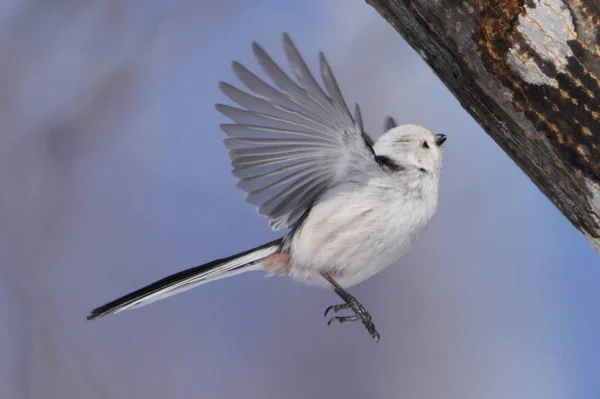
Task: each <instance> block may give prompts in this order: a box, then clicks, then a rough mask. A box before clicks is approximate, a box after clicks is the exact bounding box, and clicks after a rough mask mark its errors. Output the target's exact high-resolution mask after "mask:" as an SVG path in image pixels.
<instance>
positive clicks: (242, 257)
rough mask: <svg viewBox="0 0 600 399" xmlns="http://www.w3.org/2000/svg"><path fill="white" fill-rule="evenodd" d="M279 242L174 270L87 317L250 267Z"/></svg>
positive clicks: (144, 302)
mask: <svg viewBox="0 0 600 399" xmlns="http://www.w3.org/2000/svg"><path fill="white" fill-rule="evenodd" d="M281 242H282V239H278V240H275V241H271V242H269V243H267V244H264V245H262V246H260V247H256V248H253V249H250V250H248V251H245V252H242V253H239V254H237V255H233V256H230V257H228V258H224V259H217V260H214V261H212V262H210V263H206V264H204V265H201V266H196V267H193V268H191V269H187V270H184V271H181V272H179V273H175V274H173V275H171V276H168V277H165V278H163V279H162V280H159V281H156V282H154V283H152V284H150V285H147V286H146V287H143V288H140V289H139V290H137V291H134V292H132V293H130V294H127V295H124V296H122V297H120V298H118V299H115V300H114V301H112V302H109V303H107V304H105V305H102V306H100V307H98V308H96V309H94V310H92V311H91V313H90V314H89V316H87V319H88V320H93V319H96V318H98V317H102V316H105V315H108V314H112V313H119V312H122V311H124V310H128V309H133V308H138V307H141V306H144V305H147V304H149V303H152V302H155V301H158V300H160V299H164V298H167V297H169V296H171V295H175V294H178V293H180V292H183V291H186V290H189V289H190V288H194V287H196V286H198V285H200V284H204V283H206V282H209V281H213V280H217V279H220V278H223V277H229V276H232V275H234V274H239V273H242V272H245V271H248V270H251V267H249V266H252V265H255V264H257V263H258V262H260V261H261V260H262V259H264V258H266V257H268V256H270V255H273V254H274V253H277V252H278V251H279V250H280V248H281Z"/></svg>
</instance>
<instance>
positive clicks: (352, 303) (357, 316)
mask: <svg viewBox="0 0 600 399" xmlns="http://www.w3.org/2000/svg"><path fill="white" fill-rule="evenodd" d="M344 294H345V295H344V296H342V298H343V299H344V302H345V303H342V304H340V305H331V306H329V307H328V308H327V309H325V315H324V316H325V317H327V314H328V313H329V312H330V311H333V312H334V313H337V312H339V311H340V310H343V309H352V311H353V312H354V315H352V316H335V317H332V318H330V319H329V321H328V322H327V325H328V326H329V325H330V324H331V323H333V322H334V321H337V322H339V323H346V322H350V321H358V320H360V321H361V322H362V323H363V325H364V326H365V328H366V329H367V331H368V332H369V334H370V335H371V338H373V339H374V340H375V341H376V342H379V333H378V332H377V329H376V328H375V324H373V320H372V319H371V315H370V314H369V312H367V310H366V309H365V307H364V306H363V305H362V304H361V303H360V302H358V300H357V299H356V298H354V297H353V296H352V295H350V294H348V293H344ZM340 296H341V295H340Z"/></svg>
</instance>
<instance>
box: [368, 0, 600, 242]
mask: <svg viewBox="0 0 600 399" xmlns="http://www.w3.org/2000/svg"><path fill="white" fill-rule="evenodd" d="M367 3H369V4H370V5H372V6H373V7H374V8H375V9H376V10H377V11H378V12H379V13H380V14H381V15H382V16H383V17H384V18H385V19H386V20H387V21H388V22H389V23H390V24H391V25H392V26H393V27H394V28H395V29H396V30H397V31H398V32H399V33H400V34H401V35H402V36H403V37H404V38H405V39H406V40H407V41H408V43H409V44H410V45H411V46H412V47H413V48H414V49H415V50H417V51H418V52H419V54H420V55H421V57H422V58H423V59H424V60H425V61H426V62H427V63H428V64H429V66H430V67H431V68H432V69H433V71H434V72H435V73H436V74H437V76H438V77H439V78H440V79H441V80H442V82H443V83H444V84H445V85H446V86H447V87H448V88H449V89H450V91H451V92H452V93H453V94H454V95H455V96H456V98H457V99H458V100H459V101H460V103H461V105H462V106H463V108H465V109H466V110H467V111H468V112H469V113H470V114H471V115H472V116H473V118H475V120H476V121H477V122H478V123H479V124H480V125H481V126H482V127H483V129H484V130H485V131H486V132H487V133H488V134H489V135H490V136H491V137H492V138H493V139H494V141H495V142H496V143H497V144H498V145H500V147H501V148H502V149H503V150H504V151H505V152H506V153H507V154H508V155H509V156H510V157H511V158H512V159H513V160H514V161H515V162H516V163H517V165H519V167H520V168H521V169H522V170H523V171H524V172H525V173H526V174H527V175H528V176H529V177H530V178H531V180H532V181H533V182H534V183H535V184H536V185H537V186H538V187H539V188H540V190H542V192H543V193H544V194H545V195H546V196H547V197H548V198H549V199H550V200H551V201H552V202H553V203H554V204H555V205H556V206H557V207H558V209H559V210H560V211H561V212H562V213H563V214H564V215H565V216H566V217H567V218H568V219H569V220H570V221H571V223H573V225H575V227H577V228H578V229H579V230H580V231H581V232H582V233H583V234H584V236H585V237H586V238H587V239H588V241H589V242H590V243H591V244H592V245H593V246H594V248H595V249H596V250H597V251H599V252H600V29H599V28H600V1H598V0H491V1H490V0H367Z"/></svg>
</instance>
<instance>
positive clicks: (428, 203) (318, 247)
mask: <svg viewBox="0 0 600 399" xmlns="http://www.w3.org/2000/svg"><path fill="white" fill-rule="evenodd" d="M282 39H283V48H284V51H285V55H286V58H287V61H288V63H289V66H290V69H291V71H292V75H293V77H294V78H295V80H294V79H293V78H292V77H291V75H289V74H286V72H284V70H283V69H282V68H281V67H280V66H279V65H278V64H277V63H276V62H275V61H274V60H273V59H272V58H271V57H270V56H269V55H268V54H267V52H266V51H265V50H264V49H263V48H262V47H261V46H260V45H258V44H257V43H256V42H252V51H253V54H254V56H255V58H256V60H257V62H258V64H259V66H260V67H261V68H262V70H263V72H264V73H265V74H266V76H268V78H269V79H270V80H271V81H272V82H273V84H269V83H267V82H265V80H263V79H261V78H259V77H258V76H257V75H256V74H254V73H252V72H251V71H250V70H249V69H248V68H246V67H245V66H243V65H242V64H240V63H239V62H236V61H234V62H233V63H232V69H233V72H234V73H235V75H236V76H237V78H238V79H239V80H240V82H241V83H243V84H244V85H245V87H246V90H242V89H239V88H237V87H235V86H233V85H231V84H229V83H225V82H220V84H219V87H220V89H221V91H222V92H223V93H224V94H225V95H226V96H227V97H228V98H229V99H230V100H231V101H232V102H233V103H235V104H236V106H231V105H225V104H216V105H215V107H216V109H217V110H218V111H219V112H220V113H221V114H222V115H224V116H225V117H227V118H228V119H230V121H231V123H225V124H221V125H220V128H221V130H222V131H223V132H224V133H225V134H226V136H227V137H226V138H225V139H224V144H225V146H226V148H227V149H228V154H229V157H230V159H231V165H232V168H233V170H232V173H233V175H234V176H235V177H236V178H237V186H238V187H239V188H240V189H241V190H243V191H244V192H245V193H246V201H247V202H249V203H250V204H252V205H254V206H255V207H256V209H257V211H258V213H259V214H260V215H262V216H265V217H266V218H267V220H268V224H269V226H270V227H271V229H273V230H274V231H279V230H284V231H285V232H284V233H282V236H281V237H280V238H278V239H276V240H273V241H270V242H268V243H265V244H264V245H261V246H258V247H256V248H252V249H250V250H246V251H244V252H241V253H238V254H235V255H232V256H229V257H226V258H222V259H217V260H214V261H212V262H209V263H206V264H203V265H200V266H196V267H192V268H190V269H187V270H183V271H180V272H178V273H175V274H173V275H170V276H168V277H165V278H163V279H161V280H159V281H156V282H154V283H151V284H149V285H147V286H145V287H143V288H140V289H138V290H136V291H133V292H131V293H129V294H126V295H124V296H122V297H120V298H118V299H115V300H113V301H111V302H109V303H107V304H105V305H102V306H100V307H97V308H96V309H94V310H92V311H91V312H90V314H89V315H88V316H87V319H88V320H93V319H96V318H99V317H101V316H105V315H108V314H113V313H119V312H122V311H124V310H128V309H133V308H138V307H141V306H144V305H147V304H149V303H152V302H154V301H157V300H161V299H164V298H167V297H169V296H172V295H174V294H178V293H181V292H183V291H187V290H189V289H191V288H193V287H196V286H198V285H201V284H204V283H207V282H210V281H214V280H217V279H221V278H225V277H231V276H234V275H238V274H240V273H243V272H247V271H262V272H264V273H266V274H267V275H279V276H288V277H291V278H293V279H295V280H297V281H301V282H304V283H307V284H309V285H313V286H321V287H330V288H332V289H333V291H334V292H335V293H336V294H337V295H338V296H339V297H340V298H341V300H342V303H340V304H337V305H332V306H329V307H327V308H326V310H325V317H327V315H328V314H330V312H333V314H338V312H340V311H342V310H348V311H350V312H351V313H350V315H347V316H341V315H338V316H334V317H331V318H330V319H329V320H328V322H327V325H330V324H331V323H332V322H339V323H346V322H355V321H360V322H362V324H363V325H364V327H365V328H366V330H367V331H368V333H369V334H370V336H371V338H373V339H374V340H376V341H379V339H380V334H379V332H378V331H377V329H376V327H375V324H374V322H373V319H372V317H371V314H370V313H369V312H368V311H367V310H366V308H365V307H364V306H363V305H362V304H361V303H360V302H359V301H358V300H357V299H356V298H355V297H354V296H352V295H351V294H350V293H349V292H348V290H347V289H348V288H349V287H352V286H354V285H356V284H358V283H361V282H363V281H364V280H366V279H368V278H369V277H371V276H373V275H375V274H376V273H378V272H380V271H382V270H383V269H385V268H386V267H387V266H389V265H390V264H392V263H394V262H395V261H397V260H398V259H400V258H401V257H403V256H404V255H405V254H406V253H407V252H408V251H410V250H411V249H412V248H413V247H414V245H415V243H416V242H417V240H418V238H419V237H420V236H421V234H422V233H423V232H424V231H425V229H426V228H427V226H428V225H429V223H430V221H431V220H432V218H433V216H434V215H435V214H436V212H437V208H438V197H439V195H438V191H439V180H440V174H441V171H442V166H443V153H444V145H443V144H444V142H445V141H446V138H447V137H446V135H444V134H439V133H438V134H434V133H433V132H432V131H430V130H428V129H426V128H425V127H423V126H421V125H417V124H405V125H398V124H397V123H396V121H395V120H394V119H393V118H392V117H387V119H386V121H385V125H384V129H385V133H384V134H383V135H382V136H381V137H379V139H378V140H377V141H374V140H373V139H372V138H371V137H370V135H369V134H367V133H366V132H365V129H364V126H363V120H362V116H361V111H360V107H359V105H358V103H357V104H356V105H355V107H354V113H353V114H352V113H351V112H350V110H349V108H348V106H347V104H346V101H345V100H344V97H343V96H342V92H341V89H340V87H339V85H338V83H337V80H336V78H335V76H334V74H333V71H332V69H331V67H330V66H329V63H328V62H327V60H326V58H325V55H324V54H323V52H319V72H320V76H321V80H322V83H323V86H324V87H323V86H322V85H320V84H319V83H318V82H317V80H316V79H315V77H314V75H313V74H312V73H311V71H310V69H309V68H308V66H307V64H306V62H305V61H304V59H303V57H302V56H301V54H300V52H299V51H298V49H297V47H296V45H295V44H294V43H293V41H292V39H291V37H290V36H289V34H287V33H283V35H282Z"/></svg>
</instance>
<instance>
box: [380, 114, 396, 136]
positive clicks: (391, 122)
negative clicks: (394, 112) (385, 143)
mask: <svg viewBox="0 0 600 399" xmlns="http://www.w3.org/2000/svg"><path fill="white" fill-rule="evenodd" d="M396 126H398V124H397V123H396V120H395V119H394V118H392V117H391V116H388V117H387V118H386V119H385V126H384V127H383V132H384V133H385V132H387V131H388V130H390V129H393V128H395V127H396Z"/></svg>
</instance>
